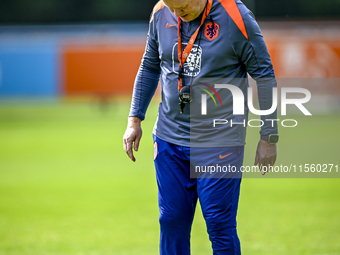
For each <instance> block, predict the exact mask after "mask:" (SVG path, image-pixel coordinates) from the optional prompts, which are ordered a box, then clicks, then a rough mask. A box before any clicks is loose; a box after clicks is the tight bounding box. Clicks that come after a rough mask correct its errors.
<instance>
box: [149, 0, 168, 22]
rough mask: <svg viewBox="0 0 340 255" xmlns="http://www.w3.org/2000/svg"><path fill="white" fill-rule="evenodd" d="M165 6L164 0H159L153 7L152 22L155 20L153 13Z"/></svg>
mask: <svg viewBox="0 0 340 255" xmlns="http://www.w3.org/2000/svg"><path fill="white" fill-rule="evenodd" d="M164 6H165V4H164V3H163V1H162V0H160V1H158V3H157V4H156V5H155V7H153V11H152V15H151V18H150V22H151V21H152V20H153V15H154V14H155V13H156V12H158V11H159V10H160V9H162V8H163V7H164Z"/></svg>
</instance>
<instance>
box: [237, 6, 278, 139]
mask: <svg viewBox="0 0 340 255" xmlns="http://www.w3.org/2000/svg"><path fill="white" fill-rule="evenodd" d="M241 8H243V10H242V11H241V12H242V13H244V15H243V20H244V24H245V27H246V31H247V35H248V40H247V38H245V37H244V36H243V35H242V36H238V39H237V40H238V41H236V42H235V45H236V47H235V48H236V51H237V53H238V54H239V56H240V59H241V62H242V63H243V65H244V66H245V68H246V70H247V72H248V73H249V74H250V76H251V77H252V78H253V79H255V80H256V85H257V92H258V99H259V104H260V109H261V110H268V109H270V108H271V107H272V103H273V93H272V91H273V88H275V87H276V86H277V82H276V79H275V73H274V68H273V65H272V63H271V59H270V56H269V53H268V50H267V47H266V44H265V42H264V39H263V36H262V33H261V30H260V28H259V26H258V24H257V22H256V21H255V18H254V15H253V14H252V13H251V12H250V11H249V10H247V9H246V8H245V7H241ZM261 119H262V121H263V122H264V125H263V126H262V128H261V131H260V134H261V135H267V134H277V133H278V129H277V123H276V121H274V122H272V121H266V120H267V119H277V111H276V110H275V111H274V112H273V113H272V114H270V115H263V116H261ZM273 124H274V125H273Z"/></svg>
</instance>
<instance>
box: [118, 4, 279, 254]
mask: <svg viewBox="0 0 340 255" xmlns="http://www.w3.org/2000/svg"><path fill="white" fill-rule="evenodd" d="M247 73H249V74H250V75H251V76H252V77H253V78H254V79H255V80H256V82H257V87H258V96H259V102H260V108H261V110H267V109H270V108H271V105H272V88H273V87H276V80H275V75H274V70H273V66H272V64H271V60H270V56H269V54H268V51H267V48H266V45H265V43H264V40H263V37H262V35H261V31H260V29H259V27H258V25H257V23H256V21H255V19H254V16H253V14H252V13H251V12H250V11H249V10H248V9H247V8H246V7H245V6H244V5H243V3H242V2H241V1H240V0H163V1H160V2H158V3H157V4H156V5H155V7H154V10H153V13H152V15H151V19H150V26H149V32H148V38H147V45H146V49H145V53H144V56H143V59H142V63H141V65H140V68H139V71H138V74H137V77H136V80H135V85H134V92H133V98H132V104H131V110H130V114H129V118H128V127H127V129H126V132H125V135H124V138H123V141H124V149H125V151H126V153H127V155H128V156H129V157H130V159H131V160H132V161H135V160H136V159H135V157H134V154H133V149H134V150H135V151H137V150H138V147H139V142H140V139H141V137H142V129H141V121H142V120H143V119H144V117H145V112H146V110H147V107H148V105H149V103H150V101H151V98H152V96H153V94H154V92H155V90H156V87H157V84H158V80H159V76H160V77H161V84H162V102H161V103H160V106H159V113H158V118H157V121H156V124H155V127H154V131H153V134H154V145H155V160H154V163H155V168H156V178H157V185H158V202H159V211H160V217H159V222H160V227H161V233H160V254H180V255H186V254H190V231H191V225H192V221H193V217H194V213H195V207H196V202H197V199H199V200H200V204H201V208H202V212H203V216H204V218H205V220H206V224H207V231H208V233H209V239H210V240H211V242H212V248H213V251H214V254H240V253H241V251H240V243H239V239H238V236H237V233H236V213H237V207H238V198H239V190H240V182H241V175H240V174H236V175H230V174H231V172H232V171H227V172H220V173H219V174H218V175H214V176H209V174H208V173H207V171H205V170H203V169H207V167H208V168H209V167H210V169H211V166H213V165H216V166H217V168H218V167H220V165H223V166H225V167H227V166H228V167H229V170H230V169H237V172H238V173H240V168H241V166H242V163H243V148H244V144H245V133H246V127H245V125H246V122H247V112H248V108H247V104H246V103H247V100H244V101H243V102H242V103H243V105H244V109H243V110H245V112H246V114H244V115H241V116H240V115H237V114H234V113H233V100H232V99H233V94H232V93H230V91H229V90H227V89H225V87H223V86H224V85H221V86H218V85H216V84H217V83H215V81H216V82H219V81H222V82H223V84H232V85H233V86H236V87H237V88H238V89H240V90H241V91H242V92H243V94H244V95H246V94H247V86H248V81H247ZM215 79H216V80H215ZM195 89H196V90H195ZM229 89H231V88H230V87H229ZM197 90H199V91H201V92H202V91H205V92H206V93H209V95H211V96H210V97H209V100H208V99H207V95H205V96H204V95H203V94H201V95H200V94H199V93H200V92H197ZM209 90H211V91H213V92H214V93H215V94H216V96H218V99H219V102H220V105H218V104H217V102H216V101H215V99H214V98H213V94H211V93H210V92H209ZM202 93H203V92H202ZM202 95H203V96H202ZM201 98H202V102H203V99H205V100H206V107H207V108H208V109H214V111H213V113H212V114H210V115H209V114H208V115H207V114H206V112H205V111H204V110H203V106H202V111H201V112H200V111H198V113H197V109H201V108H200V106H199V105H200V103H201V101H200V100H201ZM245 98H246V97H245ZM213 101H214V102H213ZM214 103H215V104H214ZM195 104H196V105H195ZM214 107H215V108H214ZM211 118H215V119H216V118H218V119H228V120H229V122H231V123H234V124H235V125H234V126H233V125H230V126H228V127H227V126H226V125H219V126H218V127H217V126H215V125H214V127H212V125H211ZM261 118H262V121H263V123H264V125H263V126H262V128H261V132H260V134H261V139H260V141H259V143H258V147H257V151H256V157H255V165H256V164H259V166H260V168H261V167H262V166H272V165H274V163H275V160H276V144H275V143H276V142H277V139H278V136H277V125H276V122H275V121H269V122H268V121H266V122H265V120H266V119H271V120H273V119H276V111H275V112H274V113H272V114H270V115H266V116H261ZM242 123H243V124H244V125H243V124H242ZM132 148H133V149H132ZM216 160H218V161H216ZM216 163H218V164H216ZM219 164H220V165H219ZM204 166H205V168H204ZM197 169H198V171H197ZM225 169H227V168H225ZM201 170H202V171H201ZM264 172H265V171H263V174H264ZM193 173H194V174H193Z"/></svg>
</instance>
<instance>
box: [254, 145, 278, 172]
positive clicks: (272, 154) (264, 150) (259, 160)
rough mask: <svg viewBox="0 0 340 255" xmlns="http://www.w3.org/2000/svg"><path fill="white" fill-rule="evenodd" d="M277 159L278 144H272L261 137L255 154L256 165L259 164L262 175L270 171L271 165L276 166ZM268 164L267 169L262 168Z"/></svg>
mask: <svg viewBox="0 0 340 255" xmlns="http://www.w3.org/2000/svg"><path fill="white" fill-rule="evenodd" d="M275 161H276V144H270V143H268V142H266V141H264V140H262V139H260V141H259V143H258V145H257V151H256V156H255V163H254V165H257V164H259V169H260V171H261V173H262V175H265V174H266V172H268V171H269V166H274V164H275ZM263 166H266V167H267V169H266V171H264V170H262V167H263Z"/></svg>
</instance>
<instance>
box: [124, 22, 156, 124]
mask: <svg viewBox="0 0 340 255" xmlns="http://www.w3.org/2000/svg"><path fill="white" fill-rule="evenodd" d="M154 26H155V20H152V21H151V22H150V25H149V32H148V37H147V43H146V47H145V52H144V55H143V59H142V62H141V65H140V67H139V70H138V73H137V76H136V79H135V83H134V88H133V95H132V102H131V108H130V113H129V116H136V117H138V118H140V119H142V120H144V118H145V113H146V110H147V108H148V106H149V104H150V101H151V99H152V97H153V95H154V93H155V91H156V88H157V85H158V81H159V75H160V71H161V69H160V60H159V55H158V49H157V43H156V39H155V34H154V31H155V30H154Z"/></svg>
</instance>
